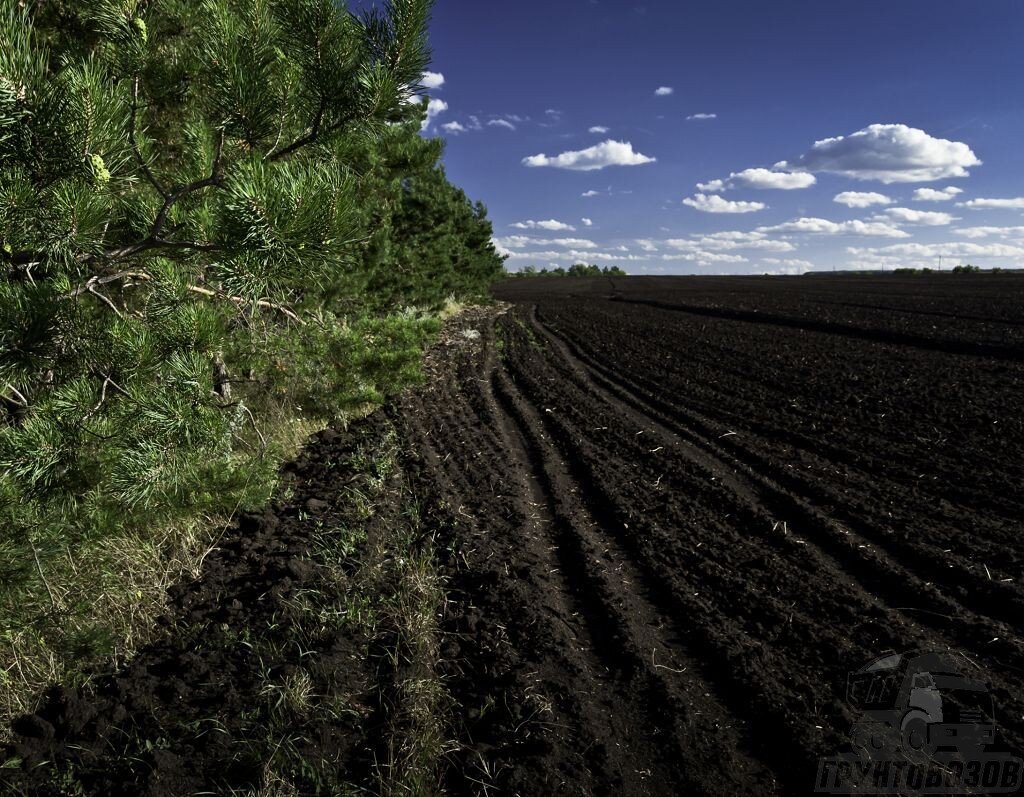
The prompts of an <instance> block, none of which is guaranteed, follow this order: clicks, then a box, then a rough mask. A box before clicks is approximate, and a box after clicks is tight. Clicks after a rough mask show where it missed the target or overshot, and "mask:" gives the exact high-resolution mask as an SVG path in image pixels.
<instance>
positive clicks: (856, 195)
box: [832, 189, 928, 208]
mask: <svg viewBox="0 0 1024 797" xmlns="http://www.w3.org/2000/svg"><path fill="white" fill-rule="evenodd" d="M926 190H928V189H926ZM832 201H833V202H837V203H838V204H840V205H846V207H848V208H869V207H871V206H872V205H891V204H892V203H893V200H892V199H890V198H889V197H887V196H886V195H885V194H878V193H875V192H874V191H843V192H842V193H841V194H836V195H835V196H834V197H833V198H832Z"/></svg>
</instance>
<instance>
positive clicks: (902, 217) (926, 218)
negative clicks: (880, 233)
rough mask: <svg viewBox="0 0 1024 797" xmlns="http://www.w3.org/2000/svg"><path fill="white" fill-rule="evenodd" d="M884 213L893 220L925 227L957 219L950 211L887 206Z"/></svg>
mask: <svg viewBox="0 0 1024 797" xmlns="http://www.w3.org/2000/svg"><path fill="white" fill-rule="evenodd" d="M885 213H886V216H888V217H889V218H890V219H891V220H892V221H894V222H897V223H899V222H903V223H904V224H921V225H924V226H925V227H945V226H946V225H948V224H952V223H953V222H954V221H958V219H957V217H956V216H954V215H952V214H950V213H933V212H932V211H929V210H912V209H911V208H889V209H888V210H886V211H885ZM877 218H878V219H879V220H884V219H885V217H884V216H879V217H877Z"/></svg>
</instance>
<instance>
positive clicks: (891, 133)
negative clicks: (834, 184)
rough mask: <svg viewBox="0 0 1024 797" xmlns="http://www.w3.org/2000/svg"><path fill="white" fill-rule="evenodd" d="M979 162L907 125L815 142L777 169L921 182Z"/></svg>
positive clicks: (965, 149) (958, 146) (954, 144)
mask: <svg viewBox="0 0 1024 797" xmlns="http://www.w3.org/2000/svg"><path fill="white" fill-rule="evenodd" d="M979 165H981V161H980V160H978V157H977V156H976V155H975V154H974V153H973V152H972V151H971V148H970V147H969V146H967V145H966V144H963V143H961V142H958V141H947V140H946V139H942V138H933V137H932V136H930V135H928V134H927V133H926V132H924V131H923V130H918V129H917V128H913V127H907V126H906V125H871V126H870V127H866V128H864V129H863V130H859V131H858V132H856V133H853V134H852V135H849V136H837V137H835V138H826V139H823V140H822V141H816V142H815V143H814V146H813V147H812V148H811V150H810V151H809V152H807V153H806V154H804V155H801V156H800V158H799V159H797V160H796V161H793V162H786V161H783V162H781V163H779V164H776V167H775V168H777V169H790V170H799V171H808V172H829V173H832V174H841V175H844V176H846V177H852V178H854V179H855V180H879V181H881V182H883V183H886V184H889V183H924V182H931V181H933V180H944V179H947V178H949V177H967V176H969V172H968V171H967V169H968V167H971V166H979Z"/></svg>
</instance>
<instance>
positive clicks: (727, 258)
mask: <svg viewBox="0 0 1024 797" xmlns="http://www.w3.org/2000/svg"><path fill="white" fill-rule="evenodd" d="M661 259H662V260H669V261H671V260H687V261H690V262H693V263H696V264H697V265H698V266H706V265H710V264H712V263H749V262H750V260H749V258H746V257H744V256H743V255H726V254H722V253H721V252H684V253H681V254H673V255H662V256H661Z"/></svg>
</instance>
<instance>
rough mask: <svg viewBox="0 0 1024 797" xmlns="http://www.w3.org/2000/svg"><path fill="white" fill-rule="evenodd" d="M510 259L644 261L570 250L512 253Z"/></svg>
mask: <svg viewBox="0 0 1024 797" xmlns="http://www.w3.org/2000/svg"><path fill="white" fill-rule="evenodd" d="M509 257H510V258H511V259H513V260H549V261H554V262H561V263H564V262H567V261H569V262H573V263H580V262H586V263H593V262H595V261H598V260H606V261H620V262H629V261H634V260H644V259H645V258H642V257H640V256H639V255H630V254H623V253H617V252H594V251H590V250H579V249H570V250H568V251H558V250H545V251H543V252H512V253H511V254H510V255H509Z"/></svg>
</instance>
